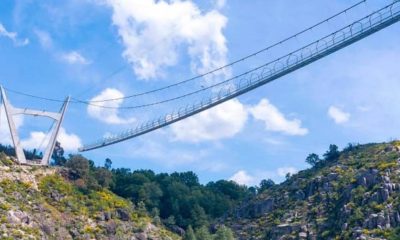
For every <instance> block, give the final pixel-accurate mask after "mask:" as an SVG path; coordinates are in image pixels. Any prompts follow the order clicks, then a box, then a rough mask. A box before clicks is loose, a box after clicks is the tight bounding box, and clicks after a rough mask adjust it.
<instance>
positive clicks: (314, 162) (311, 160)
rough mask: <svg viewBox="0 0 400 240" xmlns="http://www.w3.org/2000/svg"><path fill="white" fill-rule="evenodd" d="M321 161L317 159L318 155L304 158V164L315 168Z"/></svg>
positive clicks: (313, 154)
mask: <svg viewBox="0 0 400 240" xmlns="http://www.w3.org/2000/svg"><path fill="white" fill-rule="evenodd" d="M320 161H321V159H320V158H319V156H318V154H315V153H311V154H309V155H308V156H307V158H306V163H308V164H310V165H311V166H312V167H315V166H316V165H317V164H318V163H319V162H320Z"/></svg>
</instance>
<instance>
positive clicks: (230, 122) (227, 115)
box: [171, 99, 247, 142]
mask: <svg viewBox="0 0 400 240" xmlns="http://www.w3.org/2000/svg"><path fill="white" fill-rule="evenodd" d="M246 121H247V111H246V109H245V106H244V105H243V104H241V103H240V102H239V101H238V100H236V99H233V100H230V101H228V102H225V103H223V104H221V105H218V106H216V107H214V108H211V109H209V110H206V111H204V112H201V113H199V114H197V115H195V116H193V117H190V118H187V119H185V120H182V121H180V122H178V123H175V124H173V125H172V127H171V129H172V132H173V134H174V136H175V139H176V140H181V141H188V142H200V141H206V140H219V139H224V138H230V137H233V136H235V135H236V134H237V133H239V132H240V131H241V130H242V128H243V127H244V125H245V123H246Z"/></svg>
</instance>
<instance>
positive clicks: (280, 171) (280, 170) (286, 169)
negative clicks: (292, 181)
mask: <svg viewBox="0 0 400 240" xmlns="http://www.w3.org/2000/svg"><path fill="white" fill-rule="evenodd" d="M276 172H277V174H278V176H279V177H284V176H286V174H288V173H290V175H292V174H295V173H297V172H298V171H297V169H296V168H294V167H281V168H278V169H277V170H276Z"/></svg>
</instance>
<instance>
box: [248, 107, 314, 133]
mask: <svg viewBox="0 0 400 240" xmlns="http://www.w3.org/2000/svg"><path fill="white" fill-rule="evenodd" d="M249 112H250V114H251V115H252V116H253V117H254V118H255V119H256V120H260V121H263V122H264V123H265V129H266V130H267V131H274V132H281V133H284V134H287V135H299V136H303V135H306V134H307V133H308V129H307V128H304V127H302V126H301V121H300V120H299V119H291V120H290V119H287V118H286V117H285V116H284V115H283V113H281V112H280V111H279V109H278V108H277V107H275V106H274V105H272V104H271V103H270V102H269V101H268V100H267V99H262V100H261V101H260V102H259V103H258V104H257V105H255V106H253V107H251V108H250V109H249Z"/></svg>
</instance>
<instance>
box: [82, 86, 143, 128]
mask: <svg viewBox="0 0 400 240" xmlns="http://www.w3.org/2000/svg"><path fill="white" fill-rule="evenodd" d="M123 97H124V94H123V93H122V92H120V91H118V90H117V89H114V88H107V89H105V90H104V91H102V92H101V93H100V94H99V95H97V96H95V97H93V98H92V99H91V100H90V101H91V102H93V103H92V104H93V105H88V107H87V112H88V114H89V115H90V116H91V117H93V118H95V119H97V120H100V121H102V122H105V123H108V124H129V123H133V122H135V121H136V119H135V118H122V117H120V116H118V109H114V108H117V107H119V106H120V105H121V104H122V102H123V101H124V100H123V99H120V98H123ZM104 99H118V100H115V101H106V102H96V101H101V100H104ZM102 107H111V108H102Z"/></svg>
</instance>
